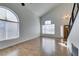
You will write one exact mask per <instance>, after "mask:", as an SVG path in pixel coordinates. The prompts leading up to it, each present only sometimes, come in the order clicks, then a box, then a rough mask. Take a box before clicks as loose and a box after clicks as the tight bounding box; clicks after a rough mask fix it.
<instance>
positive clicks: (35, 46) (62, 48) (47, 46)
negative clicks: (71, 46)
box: [0, 37, 69, 56]
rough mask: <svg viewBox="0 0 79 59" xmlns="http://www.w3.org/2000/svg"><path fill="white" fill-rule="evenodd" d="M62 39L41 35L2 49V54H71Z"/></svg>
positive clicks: (0, 51) (0, 54) (0, 53)
mask: <svg viewBox="0 0 79 59" xmlns="http://www.w3.org/2000/svg"><path fill="white" fill-rule="evenodd" d="M61 41H62V39H55V38H46V37H39V38H36V39H33V40H29V41H26V42H23V43H20V44H17V45H15V46H12V47H9V48H6V49H2V50H0V56H69V52H68V50H67V47H66V45H64V44H63V43H62V42H61Z"/></svg>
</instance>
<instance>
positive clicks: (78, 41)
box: [67, 12, 79, 52]
mask: <svg viewBox="0 0 79 59" xmlns="http://www.w3.org/2000/svg"><path fill="white" fill-rule="evenodd" d="M67 40H68V41H67V46H68V48H69V50H70V52H72V45H71V44H74V46H76V47H77V48H78V49H79V12H78V15H77V17H76V20H75V22H74V24H73V27H72V30H71V32H70V34H69V37H68V39H67Z"/></svg>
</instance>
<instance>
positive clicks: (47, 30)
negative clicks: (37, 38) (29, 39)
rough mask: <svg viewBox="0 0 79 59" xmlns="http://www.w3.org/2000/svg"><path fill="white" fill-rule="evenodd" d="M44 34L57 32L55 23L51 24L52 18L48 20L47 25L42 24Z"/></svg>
mask: <svg viewBox="0 0 79 59" xmlns="http://www.w3.org/2000/svg"><path fill="white" fill-rule="evenodd" d="M42 33H43V34H55V24H51V20H46V21H45V25H42Z"/></svg>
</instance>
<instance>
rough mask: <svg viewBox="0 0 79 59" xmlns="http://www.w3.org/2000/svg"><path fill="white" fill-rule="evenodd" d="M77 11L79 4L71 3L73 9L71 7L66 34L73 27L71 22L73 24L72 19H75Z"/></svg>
mask: <svg viewBox="0 0 79 59" xmlns="http://www.w3.org/2000/svg"><path fill="white" fill-rule="evenodd" d="M78 11H79V4H78V3H74V5H73V9H72V13H71V17H70V21H69V25H68V26H69V32H68V36H69V34H70V31H71V29H72V27H73V24H74V21H75V19H76V16H77V14H78Z"/></svg>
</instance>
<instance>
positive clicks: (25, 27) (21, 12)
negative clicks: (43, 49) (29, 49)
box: [0, 3, 40, 49]
mask: <svg viewBox="0 0 79 59" xmlns="http://www.w3.org/2000/svg"><path fill="white" fill-rule="evenodd" d="M0 6H6V7H8V8H10V9H12V10H13V11H15V12H16V14H17V15H18V16H19V19H20V38H19V39H15V40H6V41H0V49H2V48H6V47H9V46H12V45H14V44H17V43H20V42H24V41H27V40H30V39H33V38H36V37H38V36H39V35H40V22H39V18H38V17H37V16H36V15H35V14H34V13H33V12H31V11H30V10H28V9H27V6H21V4H20V3H19V4H7V3H6V4H0Z"/></svg>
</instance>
